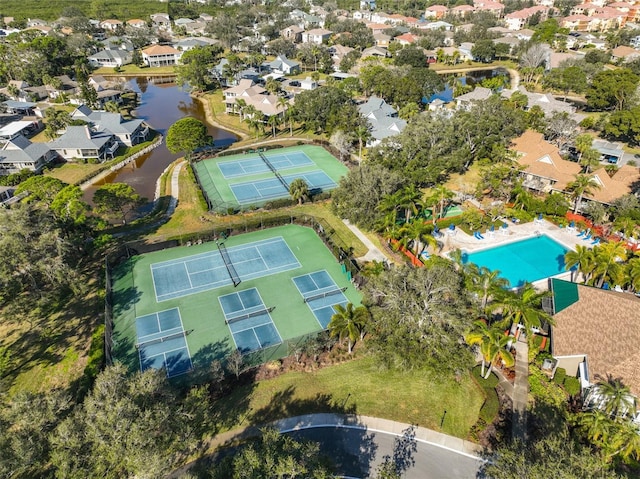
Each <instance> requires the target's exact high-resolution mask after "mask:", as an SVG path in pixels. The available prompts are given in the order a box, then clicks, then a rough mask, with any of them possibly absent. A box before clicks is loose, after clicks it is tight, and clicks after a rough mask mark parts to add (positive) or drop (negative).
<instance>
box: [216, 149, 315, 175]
mask: <svg viewBox="0 0 640 479" xmlns="http://www.w3.org/2000/svg"><path fill="white" fill-rule="evenodd" d="M265 156H266V157H267V159H268V160H269V162H270V163H271V164H272V165H273V167H274V168H275V169H276V170H278V171H280V170H287V169H290V168H297V167H299V166H309V165H315V163H314V162H313V160H311V158H309V157H308V156H307V155H306V154H305V153H303V152H302V151H295V152H291V153H287V154H277V155H268V154H265ZM218 168H219V169H220V172H221V173H222V176H223V177H224V178H226V179H229V178H238V177H240V176H248V175H254V174H257V173H266V172H268V171H270V169H269V167H268V166H267V164H266V163H265V162H264V161H262V159H261V158H260V157H259V156H256V157H255V158H246V159H244V160H230V161H221V162H219V163H218Z"/></svg>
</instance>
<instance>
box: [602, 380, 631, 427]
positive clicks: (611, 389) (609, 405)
mask: <svg viewBox="0 0 640 479" xmlns="http://www.w3.org/2000/svg"><path fill="white" fill-rule="evenodd" d="M593 392H594V393H595V394H597V395H598V396H599V398H600V400H601V402H600V407H599V409H602V410H603V411H604V412H605V413H606V414H608V415H609V417H610V418H612V419H615V418H622V417H627V416H633V415H634V414H635V413H636V410H637V404H636V398H635V396H634V395H633V394H632V393H631V389H629V386H625V385H624V384H623V383H622V381H621V380H620V378H614V377H613V376H611V375H608V376H607V377H606V378H601V379H600V380H599V381H598V383H597V384H596V385H595V386H594V387H593Z"/></svg>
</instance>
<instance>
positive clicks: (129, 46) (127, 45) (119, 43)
mask: <svg viewBox="0 0 640 479" xmlns="http://www.w3.org/2000/svg"><path fill="white" fill-rule="evenodd" d="M100 43H102V46H103V47H104V49H105V50H121V51H125V52H132V51H133V50H135V47H134V46H133V42H132V41H131V40H129V39H128V38H126V37H115V36H114V37H108V38H105V39H104V40H102V42H100Z"/></svg>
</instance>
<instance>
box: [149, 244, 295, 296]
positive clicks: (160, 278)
mask: <svg viewBox="0 0 640 479" xmlns="http://www.w3.org/2000/svg"><path fill="white" fill-rule="evenodd" d="M227 252H228V253H229V258H230V259H231V263H232V264H233V266H234V268H235V270H236V272H237V273H238V276H239V277H240V279H241V280H243V281H244V280H249V279H255V278H261V277H263V276H269V275H272V274H276V273H281V272H283V271H289V270H291V269H295V268H299V267H300V262H299V261H298V259H297V258H296V256H295V255H294V254H293V251H291V248H289V245H288V244H287V243H286V241H285V240H284V238H282V237H281V236H279V237H277V238H270V239H267V240H263V241H256V242H254V243H248V244H244V245H241V246H234V247H232V248H228V250H227ZM151 276H152V279H153V286H154V288H155V292H156V300H157V301H158V302H160V301H166V300H168V299H175V298H181V297H183V296H188V295H190V294H194V293H200V292H202V291H209V290H211V289H216V288H220V287H222V286H226V285H229V284H232V281H231V278H230V277H229V273H228V272H227V267H226V266H225V264H224V261H223V260H222V257H221V256H220V252H219V251H217V250H213V251H207V252H206V253H201V254H195V255H191V256H187V257H185V258H180V259H176V260H170V261H163V262H161V263H154V264H152V265H151Z"/></svg>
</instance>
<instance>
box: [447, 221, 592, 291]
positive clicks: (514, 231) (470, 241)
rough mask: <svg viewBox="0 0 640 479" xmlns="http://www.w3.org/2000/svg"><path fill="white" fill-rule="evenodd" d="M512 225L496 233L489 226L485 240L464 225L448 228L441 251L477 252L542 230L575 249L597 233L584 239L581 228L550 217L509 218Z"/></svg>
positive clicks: (540, 284)
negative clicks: (518, 221) (557, 222)
mask: <svg viewBox="0 0 640 479" xmlns="http://www.w3.org/2000/svg"><path fill="white" fill-rule="evenodd" d="M508 225H509V226H508V228H507V229H506V232H505V231H503V230H502V228H499V229H497V230H496V231H494V232H492V233H491V232H488V231H486V230H485V231H482V232H481V234H482V236H484V239H481V240H479V239H476V238H474V237H473V236H472V235H468V234H466V233H465V232H464V231H462V230H461V229H460V228H456V230H455V234H450V233H449V231H448V230H444V231H443V236H442V237H441V238H439V240H440V241H441V242H442V244H443V247H442V249H441V250H440V251H439V252H438V254H440V255H441V256H445V255H447V253H450V252H451V251H454V250H456V249H461V250H463V251H465V252H467V253H474V252H477V251H482V250H485V249H488V248H493V247H496V246H501V245H505V244H508V243H513V242H515V241H520V240H523V239H527V238H533V237H535V236H538V235H539V234H545V235H547V236H549V237H550V238H553V239H554V240H555V241H557V242H558V243H560V244H561V245H563V246H564V247H566V248H569V249H571V250H574V251H575V249H576V245H582V246H592V245H591V241H592V240H593V239H594V237H591V239H589V240H588V241H584V240H583V239H582V238H580V237H578V236H577V235H578V233H579V231H578V230H577V229H571V228H560V227H558V226H557V225H555V224H553V223H551V222H549V221H546V220H539V221H531V222H528V223H522V224H514V223H512V222H509V223H508ZM570 276H571V273H569V272H567V273H562V274H560V275H557V276H554V277H556V278H562V279H569V278H570ZM546 283H547V280H540V281H536V282H535V283H534V286H536V288H540V289H546Z"/></svg>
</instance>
